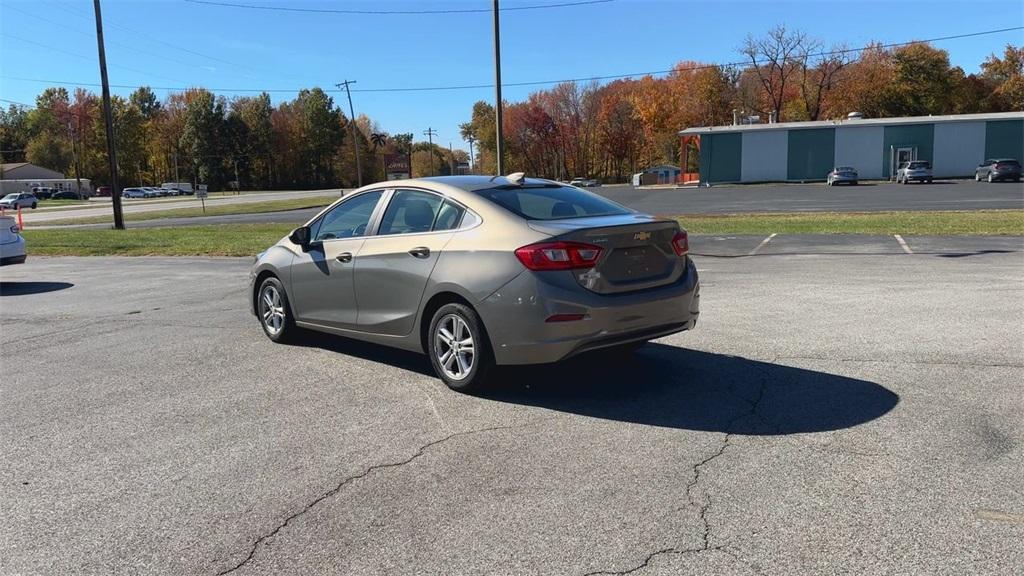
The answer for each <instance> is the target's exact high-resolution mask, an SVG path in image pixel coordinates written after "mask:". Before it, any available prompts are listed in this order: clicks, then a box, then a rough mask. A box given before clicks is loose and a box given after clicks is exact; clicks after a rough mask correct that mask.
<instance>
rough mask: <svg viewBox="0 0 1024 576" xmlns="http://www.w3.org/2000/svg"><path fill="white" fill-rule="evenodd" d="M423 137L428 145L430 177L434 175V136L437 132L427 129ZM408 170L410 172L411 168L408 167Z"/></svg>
mask: <svg viewBox="0 0 1024 576" xmlns="http://www.w3.org/2000/svg"><path fill="white" fill-rule="evenodd" d="M423 135H424V136H426V137H427V142H429V143H430V175H431V176H433V175H434V136H437V130H434V129H433V128H430V127H428V128H427V129H426V130H425V131H424V132H423ZM409 170H412V166H411V165H410V166H409Z"/></svg>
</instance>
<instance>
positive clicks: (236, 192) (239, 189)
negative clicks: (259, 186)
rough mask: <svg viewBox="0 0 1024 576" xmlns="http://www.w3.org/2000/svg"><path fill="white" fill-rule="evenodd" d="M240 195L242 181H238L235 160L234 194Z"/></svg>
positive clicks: (236, 159)
mask: <svg viewBox="0 0 1024 576" xmlns="http://www.w3.org/2000/svg"><path fill="white" fill-rule="evenodd" d="M241 193H242V181H241V180H239V179H238V158H235V194H241Z"/></svg>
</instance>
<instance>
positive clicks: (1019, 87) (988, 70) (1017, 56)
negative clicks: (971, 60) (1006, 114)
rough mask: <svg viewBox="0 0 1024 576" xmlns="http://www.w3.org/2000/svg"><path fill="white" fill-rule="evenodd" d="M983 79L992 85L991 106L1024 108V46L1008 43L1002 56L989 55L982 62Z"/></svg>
mask: <svg viewBox="0 0 1024 576" xmlns="http://www.w3.org/2000/svg"><path fill="white" fill-rule="evenodd" d="M981 79H982V80H984V81H985V82H987V83H989V85H990V86H991V87H992V92H991V95H989V96H988V98H989V99H990V100H991V101H992V103H991V108H993V109H996V110H1003V111H1011V110H1024V46H1016V47H1015V46H1013V45H1012V44H1007V46H1006V50H1005V51H1004V52H1003V57H1002V58H999V57H997V56H996V55H995V54H992V55H991V56H989V57H988V58H987V59H986V60H985V61H984V62H983V63H982V64H981Z"/></svg>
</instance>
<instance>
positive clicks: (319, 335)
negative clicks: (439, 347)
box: [288, 330, 434, 376]
mask: <svg viewBox="0 0 1024 576" xmlns="http://www.w3.org/2000/svg"><path fill="white" fill-rule="evenodd" d="M288 345H290V346H302V347H305V348H320V349H322V350H330V351H331V352H337V353H338V354H345V355H348V356H356V357H358V358H362V359H363V360H369V361H371V362H380V363H381V364H387V365H389V366H394V367H395V368H401V369H403V370H408V371H410V372H416V373H418V374H422V375H424V376H434V369H433V367H431V365H430V360H428V359H427V357H426V356H424V355H423V354H417V353H415V352H408V351H406V350H399V349H398V348H391V347H388V346H381V345H379V344H371V343H369V342H362V341H360V340H353V339H351V338H345V337H344V336H335V335H334V334H327V333H325V332H313V331H310V330H304V331H300V332H299V335H298V336H297V337H296V338H295V340H294V341H291V342H288Z"/></svg>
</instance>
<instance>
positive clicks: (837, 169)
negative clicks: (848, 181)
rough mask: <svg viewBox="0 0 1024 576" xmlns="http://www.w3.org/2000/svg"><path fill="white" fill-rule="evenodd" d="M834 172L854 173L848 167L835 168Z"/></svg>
mask: <svg viewBox="0 0 1024 576" xmlns="http://www.w3.org/2000/svg"><path fill="white" fill-rule="evenodd" d="M836 172H855V170H854V169H853V168H852V167H850V166H840V167H839V168H836Z"/></svg>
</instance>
